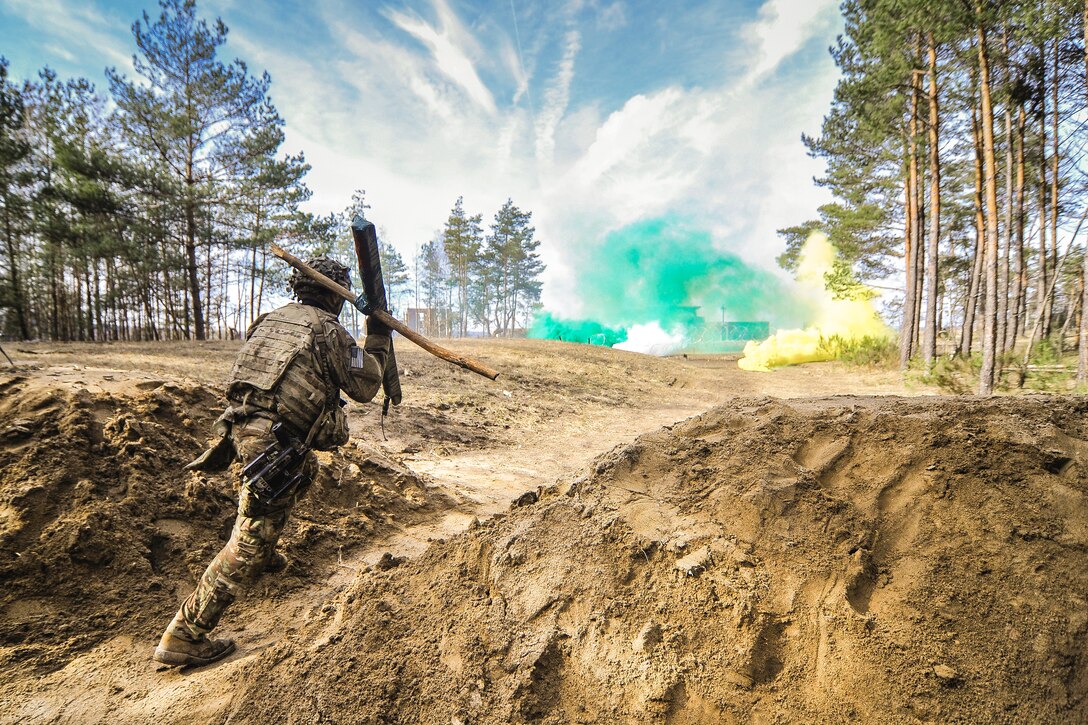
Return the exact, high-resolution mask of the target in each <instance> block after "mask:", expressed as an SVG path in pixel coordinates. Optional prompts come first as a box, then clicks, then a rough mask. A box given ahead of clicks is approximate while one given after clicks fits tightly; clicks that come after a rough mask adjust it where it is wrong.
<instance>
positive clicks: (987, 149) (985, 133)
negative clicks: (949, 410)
mask: <svg viewBox="0 0 1088 725" xmlns="http://www.w3.org/2000/svg"><path fill="white" fill-rule="evenodd" d="M975 7H976V13H977V14H978V15H981V14H982V13H981V6H980V5H976V6H975ZM978 66H979V88H980V90H981V91H982V165H983V172H984V178H985V187H986V236H985V241H986V254H985V258H986V262H985V274H986V314H985V319H984V320H983V333H982V334H983V338H982V370H981V372H980V374H979V386H978V392H979V395H992V394H993V390H994V382H995V380H994V378H995V372H996V363H997V354H996V353H997V351H996V349H995V347H996V343H997V246H998V244H997V234H998V229H997V177H996V174H997V163H996V160H995V158H994V110H993V104H992V100H991V98H990V59H989V53H988V51H987V48H986V29H985V28H984V27H983V26H982V24H981V23H980V24H979V27H978Z"/></svg>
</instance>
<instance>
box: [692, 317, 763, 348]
mask: <svg viewBox="0 0 1088 725" xmlns="http://www.w3.org/2000/svg"><path fill="white" fill-rule="evenodd" d="M770 336H771V323H770V322H763V321H742V320H735V321H734V320H730V321H724V320H723V321H722V322H721V323H720V324H716V323H706V324H703V325H699V326H697V327H694V328H691V336H690V337H689V338H688V339H687V340H686V341H685V342H684V346H683V348H681V349H680V350H677V351H676V352H677V353H696V354H698V353H703V354H707V355H720V354H723V353H730V352H740V351H741V350H743V349H744V346H745V345H746V344H748V343H749V342H751V341H753V340H755V341H761V340H766V339H767V338H768V337H770Z"/></svg>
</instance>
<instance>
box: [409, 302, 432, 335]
mask: <svg viewBox="0 0 1088 725" xmlns="http://www.w3.org/2000/svg"><path fill="white" fill-rule="evenodd" d="M433 315H434V310H432V309H431V308H430V307H409V308H408V313H407V316H406V317H405V320H404V324H406V325H408V327H409V328H410V329H411V330H413V331H414V332H418V333H420V334H426V331H427V325H428V324H429V323H430V320H431V318H432V316H433Z"/></svg>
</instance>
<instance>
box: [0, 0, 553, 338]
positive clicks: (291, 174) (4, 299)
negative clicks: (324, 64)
mask: <svg viewBox="0 0 1088 725" xmlns="http://www.w3.org/2000/svg"><path fill="white" fill-rule="evenodd" d="M159 5H160V13H159V15H158V17H157V18H152V17H150V16H149V15H148V14H147V13H146V12H145V13H144V14H143V16H142V18H140V19H139V20H137V21H136V22H135V23H134V24H133V26H132V30H133V37H134V40H135V44H136V53H135V55H134V70H135V74H134V77H132V78H130V77H128V76H126V75H125V74H123V73H122V72H120V71H118V70H117V69H116V68H111V69H108V70H107V71H106V79H107V86H108V92H107V94H105V95H104V94H102V93H100V92H99V90H98V89H97V88H96V87H95V85H94V84H93V83H92V82H90V81H89V80H87V79H85V78H76V79H68V80H62V79H60V78H58V77H57V74H56V73H55V72H53V71H52V70H50V69H48V68H46V69H44V70H42V71H41V72H40V73H39V75H38V78H37V79H28V80H24V81H22V82H17V81H16V80H15V79H12V78H11V77H10V76H9V72H8V65H9V64H8V61H7V60H6V59H4V58H2V57H0V237H2V240H3V241H2V247H0V335H2V336H3V337H5V338H9V339H11V338H15V339H53V340H149V339H154V340H158V339H197V340H203V339H208V338H209V337H231V336H236V335H237V334H238V333H239V332H240V331H244V330H245V328H246V326H247V325H248V324H249V323H250V322H252V321H253V320H254V319H255V318H256V317H257V315H258V314H260V312H261V311H262V309H263V310H264V311H267V310H268V309H269V308H270V307H271V305H272V304H274V303H277V302H280V301H282V300H283V295H284V286H285V282H286V270H285V269H284V267H283V265H281V264H280V263H278V261H276V260H274V259H273V260H270V255H269V253H268V251H267V250H268V245H269V243H270V242H271V241H274V240H279V241H280V242H281V243H283V244H287V245H290V246H291V247H292V248H293V249H294V250H295V251H296V252H298V253H301V254H313V253H327V252H333V253H335V254H336V256H337V257H338V258H339V259H340V260H341V261H344V262H347V261H348V260H349V259H353V257H354V253H353V251H352V246H351V240H350V236H349V235H348V233H347V225H348V222H349V221H350V218H351V216H352V215H353V214H354V213H357V212H359V211H362V210H364V209H365V208H366V207H367V205H366V202H365V197H364V194H363V192H361V191H358V192H356V194H355V196H354V197H353V200H352V203H351V205H350V206H349V207H348V208H347V209H346V210H344V211H343V212H341V213H328V214H324V215H319V214H313V213H310V212H305V211H303V210H302V209H301V208H300V205H301V204H302V203H303V202H305V201H307V200H308V199H309V198H310V196H311V192H310V190H309V189H308V188H307V186H306V183H305V177H306V174H307V172H308V171H309V168H310V167H309V165H308V164H307V163H306V160H305V157H304V156H303V154H301V153H300V154H297V155H291V154H284V153H283V152H282V151H281V146H282V144H283V140H284V132H283V128H284V121H283V119H282V117H281V116H280V115H279V113H278V112H277V110H276V108H275V107H274V105H273V104H272V102H271V100H270V98H269V89H270V86H271V79H270V78H269V76H268V74H267V73H263V74H259V75H258V74H255V73H253V72H252V71H251V70H250V69H249V68H248V67H247V66H246V64H245V63H243V62H242V61H240V60H237V59H236V60H233V61H229V62H227V61H224V60H222V59H221V57H220V54H221V51H222V49H223V45H224V44H225V42H226V40H227V28H226V26H225V25H224V24H223V23H222V21H221V20H218V19H217V20H216V21H215V22H211V23H209V22H208V21H206V20H204V19H202V18H200V17H199V16H198V14H197V9H196V5H195V2H194V1H193V0H160V3H159ZM530 218H531V215H530V213H529V212H525V211H522V210H520V209H518V207H517V206H515V205H514V204H513V202H512V201H508V202H507V203H506V204H505V205H504V206H503V207H502V208H501V209H500V210H499V211H498V213H497V214H496V216H495V220H494V223H493V224H492V225H491V227H490V233H489V234H486V235H485V234H484V233H483V231H482V226H481V217H480V216H479V215H477V216H466V215H465V213H464V210H463V208H462V201H461V200H458V201H457V204H456V205H455V207H454V209H453V211H452V212H451V216H450V219H449V222H448V223H447V225H446V227H445V229H443V230H441V231H440V232H438V233H437V234H436V236H435V239H434V240H432V241H430V242H428V243H426V244H424V245H422V246H421V247H420V251H419V253H418V254H417V255H416V258H415V259H414V260H412V262H413V264H412V269H409V267H408V265H407V264H405V263H404V261H403V259H402V258H401V256H400V255H399V253H397V251H396V249H395V248H394V247H393V246H392V245H391V244H390V243H389V242H388V240H383V257H384V258H385V259H384V266H385V269H386V277H387V283H388V284H389V286H390V287H391V290H390V297H391V298H392V299H393V300H395V301H396V300H399V301H400V302H401V303H402V305H403V303H404V302H405V301H406V300H405V298H406V297H407V302H408V303H409V305H411V304H414V306H426V307H429V308H433V311H432V312H430V313H429V314H428V315H426V316H425V319H424V322H425V324H426V325H427V327H428V332H429V333H430V334H443V333H445V334H450V333H455V332H457V333H461V334H464V333H466V332H467V331H468V329H469V327H477V328H480V327H482V328H484V329H485V330H486V331H487V332H489V333H492V334H511V333H512V332H513V331H514V330H515V329H517V328H518V327H519V326H520V327H524V324H525V320H526V317H527V315H528V313H529V311H530V310H531V309H532V307H533V305H534V304H535V303H536V301H537V300H539V295H540V284H539V275H540V273H541V272H542V270H543V266H542V265H541V264H540V261H539V256H538V255H537V254H536V249H537V247H538V246H539V242H537V241H535V240H534V238H533V235H534V230H533V228H532V227H531V226H530V224H529V220H530ZM353 266H354V265H353ZM356 278H357V277H356ZM400 312H401V313H402V314H401V316H403V310H401V311H400Z"/></svg>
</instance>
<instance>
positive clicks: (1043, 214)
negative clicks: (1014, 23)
mask: <svg viewBox="0 0 1088 725" xmlns="http://www.w3.org/2000/svg"><path fill="white" fill-rule="evenodd" d="M1039 54H1040V56H1041V57H1044V58H1045V57H1046V55H1045V48H1044V47H1042V46H1040V48H1039ZM1041 82H1042V86H1043V88H1045V87H1046V71H1045V70H1043V72H1042V79H1041ZM1040 105H1041V107H1042V108H1041V112H1040V115H1039V273H1038V285H1037V288H1036V290H1035V293H1036V301H1035V318H1036V319H1037V320H1042V327H1041V330H1042V336H1043V337H1047V336H1048V335H1049V334H1050V311H1049V309H1048V308H1049V307H1050V305H1049V304H1047V296H1046V290H1047V288H1048V287H1049V286H1050V274H1049V269H1050V264H1049V261H1050V260H1049V254H1047V250H1048V247H1047V243H1046V226H1047V202H1048V199H1047V173H1046V163H1047V158H1046V135H1047V134H1046V93H1045V92H1044V93H1042V94H1040Z"/></svg>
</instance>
